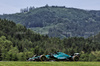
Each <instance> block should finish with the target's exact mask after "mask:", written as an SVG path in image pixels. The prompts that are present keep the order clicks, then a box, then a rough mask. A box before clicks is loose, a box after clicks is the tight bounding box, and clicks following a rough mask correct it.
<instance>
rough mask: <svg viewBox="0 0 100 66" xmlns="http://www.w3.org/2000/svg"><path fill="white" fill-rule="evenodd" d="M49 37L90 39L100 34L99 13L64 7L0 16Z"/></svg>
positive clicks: (46, 7) (48, 7)
mask: <svg viewBox="0 0 100 66" xmlns="http://www.w3.org/2000/svg"><path fill="white" fill-rule="evenodd" d="M0 18H2V19H8V20H12V21H14V22H16V23H20V24H22V25H24V26H26V27H27V28H30V29H32V30H34V31H35V32H37V33H40V34H47V35H49V36H50V37H60V38H64V37H75V36H77V37H85V38H87V37H90V36H92V35H96V34H98V33H99V32H100V26H99V24H100V11H93V10H92V11H88V10H82V9H76V8H66V7H65V6H48V5H46V6H44V7H40V8H34V7H31V8H29V9H28V8H26V9H22V10H21V13H16V14H4V15H0Z"/></svg>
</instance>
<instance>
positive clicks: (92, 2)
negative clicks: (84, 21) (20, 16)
mask: <svg viewBox="0 0 100 66" xmlns="http://www.w3.org/2000/svg"><path fill="white" fill-rule="evenodd" d="M46 4H48V5H49V6H52V5H53V6H66V7H73V8H80V9H85V10H100V0H0V14H12V13H18V12H20V9H23V8H26V7H30V6H34V7H42V6H45V5H46Z"/></svg>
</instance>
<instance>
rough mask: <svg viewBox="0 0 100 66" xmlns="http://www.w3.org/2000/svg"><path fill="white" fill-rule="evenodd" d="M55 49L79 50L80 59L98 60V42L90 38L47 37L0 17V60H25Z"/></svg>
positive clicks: (71, 52)
mask: <svg viewBox="0 0 100 66" xmlns="http://www.w3.org/2000/svg"><path fill="white" fill-rule="evenodd" d="M55 51H60V52H65V53H67V54H73V53H75V52H79V53H80V54H81V57H80V60H81V61H82V60H83V61H100V43H99V42H95V41H92V40H91V39H90V38H88V39H84V38H82V37H73V38H65V39H62V40H61V39H60V38H53V37H52V38H49V37H48V36H47V35H46V36H44V35H40V34H36V33H34V32H33V31H32V30H30V29H27V28H26V27H25V26H22V25H20V24H17V25H16V24H15V23H14V22H12V21H8V20H5V19H4V20H2V19H0V61H26V60H27V59H28V58H30V57H32V56H33V55H36V54H37V55H41V54H50V53H53V52H55Z"/></svg>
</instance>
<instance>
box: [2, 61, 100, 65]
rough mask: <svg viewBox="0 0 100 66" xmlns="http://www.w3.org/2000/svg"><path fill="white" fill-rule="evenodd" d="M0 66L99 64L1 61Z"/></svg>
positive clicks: (97, 63)
mask: <svg viewBox="0 0 100 66" xmlns="http://www.w3.org/2000/svg"><path fill="white" fill-rule="evenodd" d="M0 66H100V62H68V61H66V62H27V61H26V62H22V61H18V62H17V61H15V62H14V61H1V62H0Z"/></svg>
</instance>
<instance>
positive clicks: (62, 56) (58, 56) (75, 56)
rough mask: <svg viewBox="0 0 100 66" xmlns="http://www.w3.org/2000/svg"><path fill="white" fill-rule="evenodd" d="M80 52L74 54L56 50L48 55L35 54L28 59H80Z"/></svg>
mask: <svg viewBox="0 0 100 66" xmlns="http://www.w3.org/2000/svg"><path fill="white" fill-rule="evenodd" d="M79 57H80V55H79V53H74V54H73V55H67V54H65V53H63V52H55V53H53V54H52V53H51V54H48V55H40V56H36V55H35V56H33V57H32V58H29V59H28V61H78V60H79Z"/></svg>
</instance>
